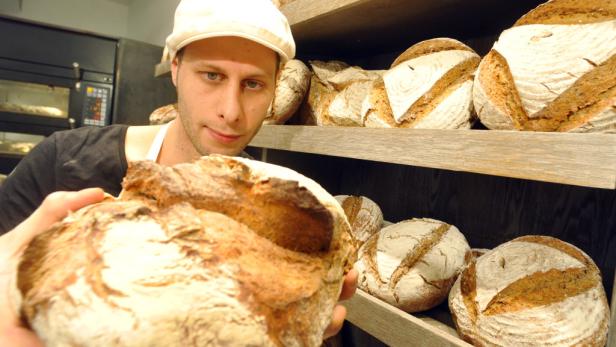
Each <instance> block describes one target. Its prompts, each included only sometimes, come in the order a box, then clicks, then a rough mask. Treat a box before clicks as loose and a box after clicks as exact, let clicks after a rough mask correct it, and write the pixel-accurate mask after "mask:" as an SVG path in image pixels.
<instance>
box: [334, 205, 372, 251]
mask: <svg viewBox="0 0 616 347" xmlns="http://www.w3.org/2000/svg"><path fill="white" fill-rule="evenodd" d="M334 197H335V198H336V200H337V201H338V202H339V203H340V206H342V209H343V210H344V213H345V214H346V216H347V219H348V220H349V224H351V234H352V235H353V240H354V241H355V246H356V247H357V248H358V249H359V247H361V245H363V244H364V242H366V240H368V238H370V236H372V235H374V234H376V233H378V232H379V230H381V228H382V226H383V212H382V211H381V208H380V207H379V205H377V204H376V202H374V201H372V200H371V199H370V198H368V197H366V196H355V195H336V196H334Z"/></svg>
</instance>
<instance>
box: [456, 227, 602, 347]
mask: <svg viewBox="0 0 616 347" xmlns="http://www.w3.org/2000/svg"><path fill="white" fill-rule="evenodd" d="M449 307H450V310H451V312H452V315H453V318H454V322H455V323H456V327H457V330H458V332H459V334H460V335H461V336H462V337H463V338H464V340H466V341H468V342H470V343H472V344H474V345H477V346H531V345H533V346H538V345H545V346H596V347H600V346H601V347H602V346H604V345H605V343H606V339H607V331H608V325H609V308H608V304H607V299H606V295H605V290H604V289H603V284H602V282H601V275H600V273H599V269H598V268H597V266H596V265H595V264H594V262H593V261H592V259H591V258H590V257H589V256H588V255H586V254H585V253H584V252H582V251H581V250H580V249H578V248H577V247H575V246H573V245H571V244H568V243H566V242H563V241H560V240H558V239H555V238H553V237H548V236H533V235H530V236H523V237H519V238H516V239H514V240H511V241H509V242H506V243H504V244H501V245H500V246H498V247H496V248H494V249H492V250H491V251H489V252H487V253H486V254H484V255H483V256H481V257H480V258H477V259H473V260H472V262H471V263H470V265H469V266H468V267H466V268H465V269H464V271H463V272H462V273H461V274H460V277H459V278H458V280H457V281H456V283H455V285H454V286H453V288H452V289H451V293H450V294H449Z"/></svg>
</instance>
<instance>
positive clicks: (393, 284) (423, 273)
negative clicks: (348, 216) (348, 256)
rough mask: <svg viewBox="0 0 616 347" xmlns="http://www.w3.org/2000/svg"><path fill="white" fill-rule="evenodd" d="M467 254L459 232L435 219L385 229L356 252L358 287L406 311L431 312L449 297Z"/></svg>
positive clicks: (464, 242)
mask: <svg viewBox="0 0 616 347" xmlns="http://www.w3.org/2000/svg"><path fill="white" fill-rule="evenodd" d="M471 257H472V255H471V250H470V247H469V245H468V243H467V242H466V239H465V238H464V235H462V233H460V231H459V230H458V229H457V228H456V227H454V226H452V225H448V224H446V223H443V222H440V221H437V220H434V219H412V220H406V221H402V222H399V223H396V224H392V225H389V226H387V227H385V228H383V229H381V231H380V232H379V233H377V234H375V235H373V236H372V237H370V238H369V239H368V241H366V242H365V243H364V245H363V246H362V247H361V248H360V250H359V254H358V260H357V263H355V268H356V269H357V271H358V272H359V283H358V285H359V287H360V288H361V289H363V290H365V291H366V292H368V293H370V294H371V295H373V296H375V297H377V298H380V299H381V300H383V301H385V302H387V303H389V304H391V305H393V306H396V307H398V308H400V309H402V310H404V311H407V312H418V311H423V310H427V309H430V308H432V307H434V306H436V305H438V304H439V303H441V302H443V301H444V300H445V299H447V294H448V293H449V289H450V288H451V286H452V285H453V283H454V281H455V280H456V277H457V276H458V273H459V272H460V271H461V269H462V267H463V266H464V265H465V264H467V263H468V261H470V259H471Z"/></svg>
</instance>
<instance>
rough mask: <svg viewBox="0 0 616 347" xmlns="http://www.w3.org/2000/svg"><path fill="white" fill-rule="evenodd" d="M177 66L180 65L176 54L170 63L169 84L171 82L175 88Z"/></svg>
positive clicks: (176, 84)
mask: <svg viewBox="0 0 616 347" xmlns="http://www.w3.org/2000/svg"><path fill="white" fill-rule="evenodd" d="M179 66H180V64H179V62H178V56H177V54H176V55H175V57H174V58H173V60H172V61H171V82H173V85H174V86H175V87H176V88H177V86H178V83H177V79H178V67H179Z"/></svg>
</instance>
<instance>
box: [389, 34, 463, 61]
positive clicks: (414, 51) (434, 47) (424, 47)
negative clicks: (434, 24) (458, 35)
mask: <svg viewBox="0 0 616 347" xmlns="http://www.w3.org/2000/svg"><path fill="white" fill-rule="evenodd" d="M450 50H461V51H469V52H474V51H473V49H472V48H470V47H469V46H467V45H465V44H463V43H462V42H460V41H458V40H454V39H450V38H447V37H439V38H435V39H430V40H425V41H421V42H419V43H417V44H414V45H412V46H411V47H409V48H407V50H406V51H404V52H402V54H400V55H399V56H398V57H397V58H396V59H395V60H394V62H393V63H391V66H390V68H394V67H396V66H397V65H398V64H400V63H403V62H405V61H407V60H410V59H415V58H417V57H420V56H422V55H428V54H432V53H436V52H442V51H450Z"/></svg>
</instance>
